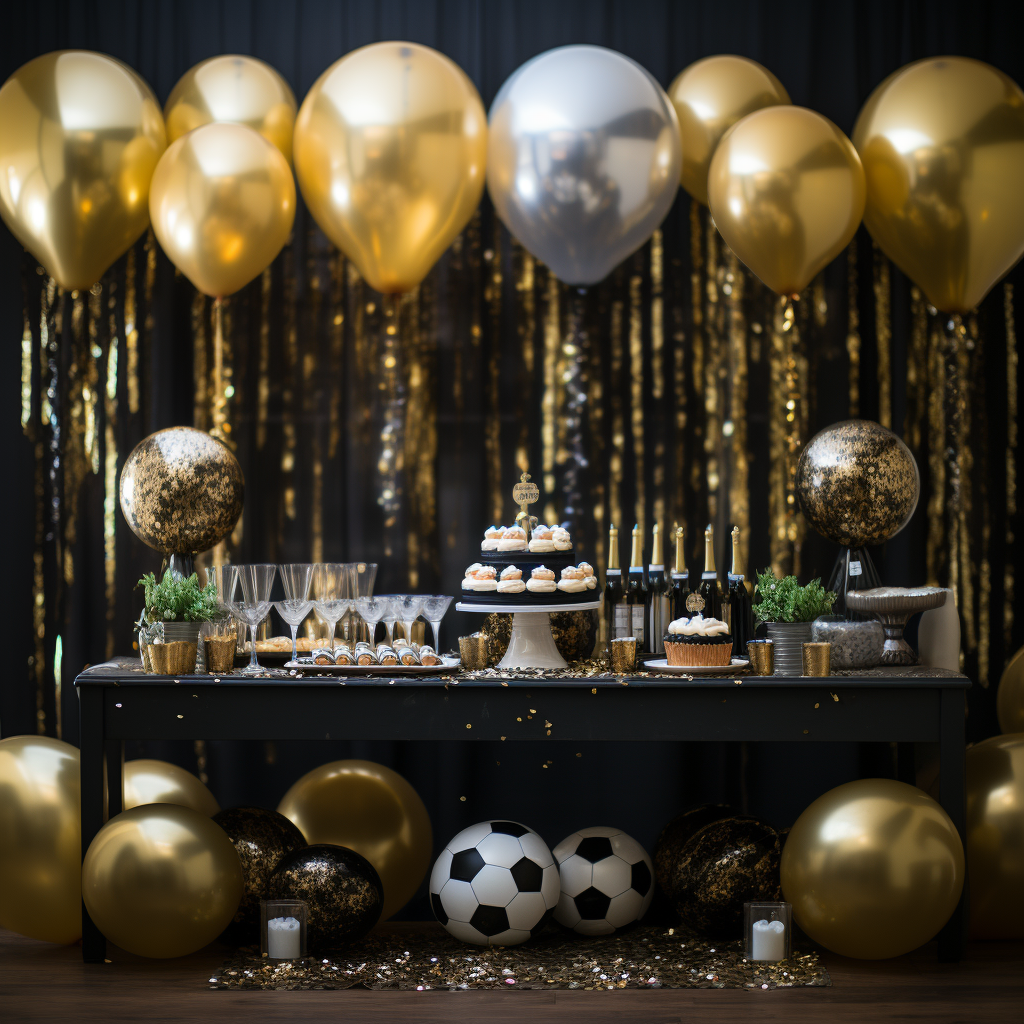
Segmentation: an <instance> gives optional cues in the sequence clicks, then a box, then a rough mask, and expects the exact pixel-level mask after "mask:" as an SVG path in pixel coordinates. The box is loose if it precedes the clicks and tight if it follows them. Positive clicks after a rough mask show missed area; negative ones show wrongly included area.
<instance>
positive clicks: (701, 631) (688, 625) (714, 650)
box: [665, 613, 732, 666]
mask: <svg viewBox="0 0 1024 1024" xmlns="http://www.w3.org/2000/svg"><path fill="white" fill-rule="evenodd" d="M665 657H666V658H667V659H668V663H669V664H670V665H683V666H685V665H728V664H729V662H730V661H731V660H732V634H731V633H730V632H729V626H728V625H727V624H726V623H724V622H722V621H721V620H719V619H705V618H704V616H703V615H701V614H699V613H698V614H697V615H694V616H693V618H692V619H676V620H675V621H674V622H671V623H669V627H668V632H667V633H666V634H665Z"/></svg>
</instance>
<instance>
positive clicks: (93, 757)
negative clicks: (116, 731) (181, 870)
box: [79, 686, 107, 964]
mask: <svg viewBox="0 0 1024 1024" xmlns="http://www.w3.org/2000/svg"><path fill="white" fill-rule="evenodd" d="M79 697H80V701H81V706H80V709H79V710H80V715H81V717H80V723H81V725H80V733H79V747H80V749H81V765H82V775H81V792H82V796H81V800H82V859H83V860H84V859H85V854H86V851H87V850H88V849H89V844H90V843H91V842H92V841H93V839H94V837H95V836H96V833H97V832H99V830H100V829H101V828H102V827H103V803H104V799H103V798H104V786H103V761H104V757H103V755H104V748H105V743H104V739H103V691H102V689H101V688H100V687H98V686H82V687H80V688H79ZM106 953H107V940H106V939H105V938H104V937H103V933H102V932H101V931H100V930H99V928H97V927H96V925H95V924H93V921H92V918H91V917H89V913H88V911H87V910H86V909H85V903H84V902H83V904H82V959H83V960H84V961H85V962H86V963H90V964H97V963H103V960H104V959H105V957H106Z"/></svg>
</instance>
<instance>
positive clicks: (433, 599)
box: [423, 594, 452, 654]
mask: <svg viewBox="0 0 1024 1024" xmlns="http://www.w3.org/2000/svg"><path fill="white" fill-rule="evenodd" d="M451 603H452V599H451V598H450V597H449V596H448V595H447V594H431V595H430V596H429V597H427V598H426V600H424V602H423V618H425V619H426V620H427V622H429V623H430V625H431V626H432V627H433V629H434V650H435V651H436V652H437V653H438V654H440V653H441V643H440V637H441V620H442V619H443V618H444V613H445V612H446V611H448V605H450V604H451Z"/></svg>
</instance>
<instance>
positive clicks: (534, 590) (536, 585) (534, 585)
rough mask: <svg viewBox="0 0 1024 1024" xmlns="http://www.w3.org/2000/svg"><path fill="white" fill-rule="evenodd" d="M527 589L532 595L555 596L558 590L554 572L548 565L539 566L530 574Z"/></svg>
mask: <svg viewBox="0 0 1024 1024" xmlns="http://www.w3.org/2000/svg"><path fill="white" fill-rule="evenodd" d="M526 589H527V590H528V591H530V593H531V594H553V593H554V592H555V589H556V588H555V573H554V570H552V569H549V568H548V567H547V566H546V565H538V566H537V568H536V569H534V570H533V572H532V573H530V578H529V579H528V580H527V581H526Z"/></svg>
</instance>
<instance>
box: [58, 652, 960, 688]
mask: <svg viewBox="0 0 1024 1024" xmlns="http://www.w3.org/2000/svg"><path fill="white" fill-rule="evenodd" d="M168 684H170V685H183V684H187V685H188V686H191V687H196V686H211V687H212V686H216V687H232V686H239V685H242V686H257V687H287V688H295V687H315V688H331V687H334V688H338V687H340V686H349V687H351V686H355V687H371V688H377V689H387V688H391V687H394V688H399V687H401V688H410V687H417V688H448V687H458V688H460V689H468V688H475V687H482V688H500V687H538V686H542V687H544V688H545V689H551V688H565V689H575V688H594V687H601V688H605V687H623V686H632V687H656V688H660V689H677V690H691V689H695V688H721V687H726V688H731V689H735V688H736V687H738V686H742V687H747V688H751V689H755V688H756V689H762V688H780V687H782V688H806V687H810V686H817V687H820V686H823V685H824V686H828V687H832V688H839V689H847V688H851V687H859V688H863V687H870V688H894V687H895V688H905V687H909V688H915V689H917V688H922V687H927V688H932V689H934V688H941V689H967V688H969V687H970V686H971V680H970V679H969V678H968V677H967V676H965V675H961V674H960V673H958V672H951V671H949V670H948V669H941V668H932V667H929V666H924V665H910V666H902V667H893V666H880V667H878V668H871V669H858V670H841V671H838V672H835V673H833V674H832V675H830V676H823V677H807V676H753V675H722V676H692V677H691V676H677V675H674V676H669V675H657V674H655V673H640V674H637V675H629V676H614V675H610V674H608V675H589V676H587V675H572V674H571V673H566V674H561V673H558V672H551V671H550V670H547V671H544V670H523V671H521V672H516V673H510V672H504V671H498V670H496V669H486V670H484V671H483V672H461V673H459V674H456V675H437V676H432V675H422V676H397V677H395V678H390V677H389V676H380V675H378V676H368V675H366V676H364V675H357V674H354V675H347V676H343V677H338V676H317V675H303V674H301V673H300V672H297V671H294V670H293V671H290V672H289V671H285V670H281V669H268V671H267V674H266V675H263V676H245V675H242V674H241V673H239V672H233V673H229V674H225V675H182V676H161V675H152V674H148V673H146V672H144V671H143V669H142V662H141V661H140V660H139V659H138V658H114V659H112V660H111V661H107V662H103V663H102V664H100V665H92V666H90V667H88V668H86V669H85V670H84V671H83V672H82V673H81V674H80V675H79V676H78V678H77V679H75V686H77V687H82V686H89V687H94V686H99V687H114V686H117V687H125V686H130V687H139V688H145V687H154V686H167V685H168Z"/></svg>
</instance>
